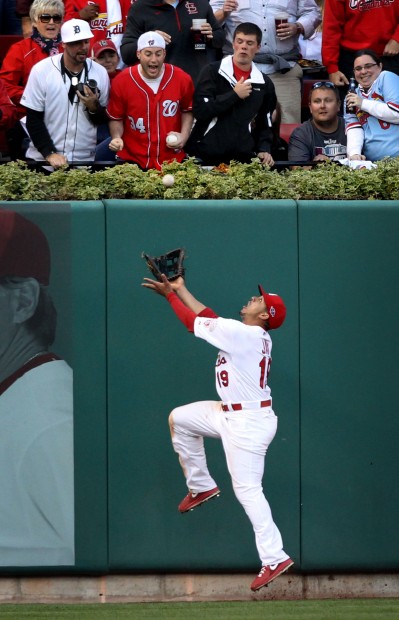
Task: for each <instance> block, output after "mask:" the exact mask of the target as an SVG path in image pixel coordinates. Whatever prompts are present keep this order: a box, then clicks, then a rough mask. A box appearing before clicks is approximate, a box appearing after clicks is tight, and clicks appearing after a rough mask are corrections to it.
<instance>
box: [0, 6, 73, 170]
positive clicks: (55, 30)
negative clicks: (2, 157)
mask: <svg viewBox="0 0 399 620" xmlns="http://www.w3.org/2000/svg"><path fill="white" fill-rule="evenodd" d="M30 18H31V20H32V34H31V36H30V37H29V38H27V39H22V40H21V41H18V43H14V45H12V46H11V47H10V49H9V50H8V52H7V54H6V56H5V58H4V60H3V63H2V65H1V69H0V78H1V79H2V80H3V81H4V83H5V86H6V88H7V92H8V95H9V97H10V99H11V101H12V102H13V103H14V104H15V105H16V107H17V117H18V119H21V118H22V117H23V116H25V114H26V112H25V108H24V107H23V106H21V105H20V100H21V96H22V93H23V91H24V88H25V85H26V83H27V81H28V77H29V74H30V72H31V69H32V67H33V65H35V64H36V63H37V62H39V61H40V60H43V59H44V58H47V57H48V56H53V55H54V54H59V53H61V52H62V51H63V48H62V45H61V36H60V30H61V24H62V21H63V19H64V3H63V2H62V0H34V2H33V3H32V5H31V7H30ZM24 138H25V133H24V131H23V129H22V127H21V126H20V124H19V122H18V123H17V124H16V125H15V126H14V127H13V128H11V129H10V130H9V132H8V150H9V154H10V156H11V158H12V159H21V158H23V157H24V149H23V147H22V146H21V145H22V141H23V139H24Z"/></svg>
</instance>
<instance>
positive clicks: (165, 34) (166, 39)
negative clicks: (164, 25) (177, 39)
mask: <svg viewBox="0 0 399 620" xmlns="http://www.w3.org/2000/svg"><path fill="white" fill-rule="evenodd" d="M154 32H157V33H158V34H160V35H161V37H162V38H163V39H164V40H165V43H166V45H168V43H170V42H171V41H172V37H171V36H170V34H168V33H167V32H164V31H163V30H155V31H154Z"/></svg>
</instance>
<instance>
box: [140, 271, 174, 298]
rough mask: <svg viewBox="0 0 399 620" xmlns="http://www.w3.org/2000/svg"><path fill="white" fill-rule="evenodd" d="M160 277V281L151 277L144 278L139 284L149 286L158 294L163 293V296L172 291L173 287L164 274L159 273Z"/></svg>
mask: <svg viewBox="0 0 399 620" xmlns="http://www.w3.org/2000/svg"><path fill="white" fill-rule="evenodd" d="M161 278H162V282H158V280H151V278H144V282H142V283H141V286H144V288H150V289H152V290H153V291H155V293H158V295H163V297H166V296H167V295H169V293H173V287H172V284H171V282H169V280H168V278H167V277H166V276H165V274H161Z"/></svg>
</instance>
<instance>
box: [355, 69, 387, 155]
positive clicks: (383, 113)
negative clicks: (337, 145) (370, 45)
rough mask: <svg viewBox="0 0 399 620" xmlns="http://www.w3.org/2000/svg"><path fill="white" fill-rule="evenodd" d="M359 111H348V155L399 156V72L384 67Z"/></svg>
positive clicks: (362, 92)
mask: <svg viewBox="0 0 399 620" xmlns="http://www.w3.org/2000/svg"><path fill="white" fill-rule="evenodd" d="M356 92H357V94H358V95H359V97H361V98H362V99H363V101H362V109H361V110H358V111H357V112H356V114H347V113H345V124H346V133H347V143H348V144H347V152H348V156H350V155H353V154H361V153H363V155H365V156H366V159H367V160H369V161H378V160H380V159H383V158H384V157H398V156H399V76H397V75H395V73H391V71H381V73H380V74H379V76H378V77H377V79H376V80H375V82H374V83H373V84H372V85H371V87H370V88H369V90H368V92H367V93H366V92H365V91H364V90H363V89H362V88H361V87H358V88H357V90H356ZM362 147H363V150H362Z"/></svg>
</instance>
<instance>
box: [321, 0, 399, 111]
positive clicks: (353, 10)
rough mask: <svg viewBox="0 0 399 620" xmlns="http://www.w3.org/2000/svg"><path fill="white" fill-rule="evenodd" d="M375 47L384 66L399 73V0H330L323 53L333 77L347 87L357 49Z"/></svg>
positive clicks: (342, 93) (331, 78)
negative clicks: (365, 0)
mask: <svg viewBox="0 0 399 620" xmlns="http://www.w3.org/2000/svg"><path fill="white" fill-rule="evenodd" d="M364 48H371V49H372V50H374V52H376V54H378V55H379V56H381V57H382V62H383V69H385V70H387V71H392V72H393V73H397V74H398V75H399V0H387V2H380V0H369V1H368V2H364V1H363V0H326V2H325V7H324V20H323V38H322V57H323V64H324V65H325V66H326V68H327V71H328V73H329V76H330V80H331V81H332V82H333V83H334V84H335V85H336V86H340V87H344V88H343V90H344V92H341V99H342V100H343V98H342V96H343V95H344V94H345V92H346V90H347V88H346V86H347V84H348V81H349V78H350V77H351V76H352V75H353V60H354V56H355V53H356V52H357V51H358V50H361V49H364Z"/></svg>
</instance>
